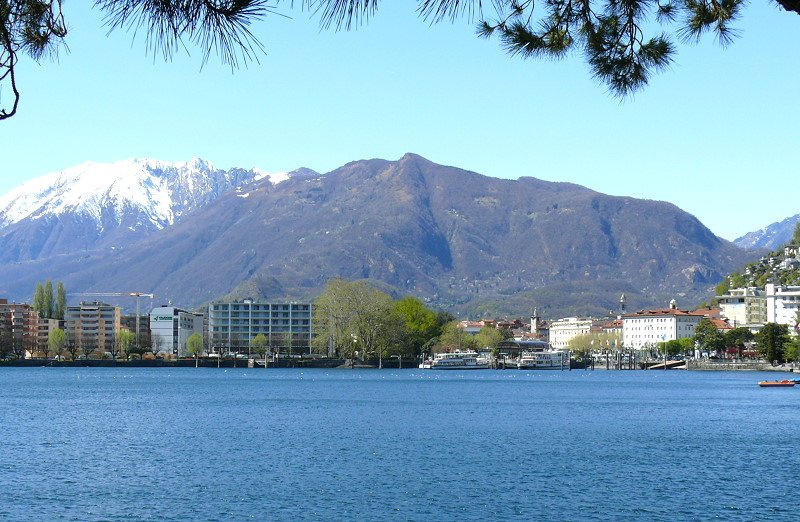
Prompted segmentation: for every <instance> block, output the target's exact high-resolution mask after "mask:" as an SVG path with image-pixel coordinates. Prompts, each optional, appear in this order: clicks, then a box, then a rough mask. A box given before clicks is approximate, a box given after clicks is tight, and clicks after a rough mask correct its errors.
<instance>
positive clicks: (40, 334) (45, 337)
mask: <svg viewBox="0 0 800 522" xmlns="http://www.w3.org/2000/svg"><path fill="white" fill-rule="evenodd" d="M61 323H62V321H59V320H58V319H47V318H44V317H40V318H39V320H38V322H37V324H36V351H37V353H40V354H42V355H44V354H48V353H49V352H50V346H49V344H48V343H49V340H50V332H52V331H53V330H55V329H56V328H61V327H62V326H63V325H62V324H61ZM50 355H52V354H50Z"/></svg>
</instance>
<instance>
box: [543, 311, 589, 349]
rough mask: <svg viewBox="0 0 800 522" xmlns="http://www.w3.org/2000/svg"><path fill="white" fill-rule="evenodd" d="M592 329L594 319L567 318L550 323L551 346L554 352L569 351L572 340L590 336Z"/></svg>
mask: <svg viewBox="0 0 800 522" xmlns="http://www.w3.org/2000/svg"><path fill="white" fill-rule="evenodd" d="M591 328H592V319H582V318H579V317H566V318H564V319H558V320H555V321H552V322H551V323H550V346H551V347H552V348H553V350H567V349H568V348H569V346H568V345H569V342H570V340H572V338H574V337H577V336H579V335H585V334H588V333H589V332H590V331H591Z"/></svg>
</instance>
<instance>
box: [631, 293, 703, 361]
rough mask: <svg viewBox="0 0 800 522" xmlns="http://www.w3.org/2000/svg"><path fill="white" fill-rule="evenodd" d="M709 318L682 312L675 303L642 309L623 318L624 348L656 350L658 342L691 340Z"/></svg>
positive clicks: (696, 313)
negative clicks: (663, 306) (661, 307)
mask: <svg viewBox="0 0 800 522" xmlns="http://www.w3.org/2000/svg"><path fill="white" fill-rule="evenodd" d="M705 317H706V315H705V314H703V312H702V311H695V312H690V311H688V310H679V309H678V307H677V305H676V304H675V301H674V300H673V301H671V302H670V304H669V308H664V309H657V310H640V311H638V312H635V313H632V314H625V315H623V316H622V345H623V346H624V347H625V348H627V349H633V350H641V349H648V348H655V347H656V346H657V345H658V343H662V342H666V341H673V340H676V339H683V338H684V337H692V336H693V335H694V329H695V327H697V324H698V323H699V322H700V321H701V320H703V319H704V318H705Z"/></svg>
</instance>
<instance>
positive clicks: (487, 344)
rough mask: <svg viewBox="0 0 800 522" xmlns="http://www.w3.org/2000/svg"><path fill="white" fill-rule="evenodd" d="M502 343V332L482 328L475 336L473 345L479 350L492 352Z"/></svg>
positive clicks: (495, 329)
mask: <svg viewBox="0 0 800 522" xmlns="http://www.w3.org/2000/svg"><path fill="white" fill-rule="evenodd" d="M502 341H503V332H501V331H500V330H498V329H497V328H492V327H491V326H484V327H483V328H481V331H480V332H478V334H477V335H476V336H475V345H476V346H477V348H478V349H479V350H483V349H486V348H488V349H489V351H493V350H494V349H495V348H497V347H499V346H500V343H501V342H502Z"/></svg>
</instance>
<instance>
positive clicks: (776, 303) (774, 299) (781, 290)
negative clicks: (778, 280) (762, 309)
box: [764, 283, 800, 334]
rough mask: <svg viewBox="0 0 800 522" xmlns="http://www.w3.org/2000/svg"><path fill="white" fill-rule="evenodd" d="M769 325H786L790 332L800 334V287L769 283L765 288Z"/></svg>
mask: <svg viewBox="0 0 800 522" xmlns="http://www.w3.org/2000/svg"><path fill="white" fill-rule="evenodd" d="M764 296H765V300H766V308H767V321H766V322H768V323H778V324H785V325H787V326H788V327H789V331H791V332H794V333H795V334H797V333H800V332H799V331H798V330H800V327H798V323H800V315H798V312H800V286H782V285H776V284H774V283H767V284H766V286H765V287H764Z"/></svg>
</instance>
